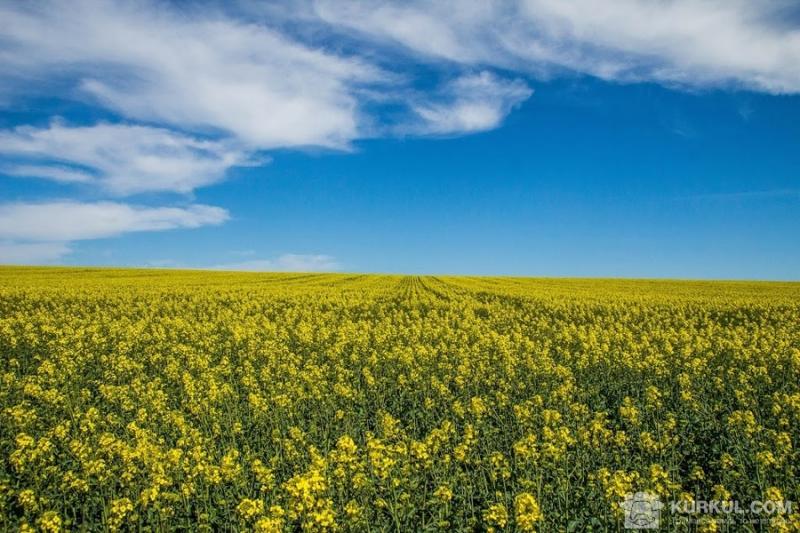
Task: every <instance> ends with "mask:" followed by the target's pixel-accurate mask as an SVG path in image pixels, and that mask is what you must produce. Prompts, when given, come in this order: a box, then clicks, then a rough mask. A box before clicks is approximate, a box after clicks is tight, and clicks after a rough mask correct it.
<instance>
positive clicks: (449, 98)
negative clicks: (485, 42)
mask: <svg viewBox="0 0 800 533" xmlns="http://www.w3.org/2000/svg"><path fill="white" fill-rule="evenodd" d="M531 94H533V91H532V90H531V89H530V88H529V87H528V85H527V84H526V83H525V82H524V81H522V80H520V79H514V80H506V79H502V78H500V77H498V76H496V75H494V74H492V73H490V72H487V71H484V72H480V73H478V74H468V75H464V76H461V77H459V78H457V79H455V80H453V81H451V82H449V83H447V84H445V85H444V87H443V88H442V89H441V90H440V91H439V93H438V94H434V95H432V96H431V95H428V96H426V97H425V98H424V99H422V100H421V101H419V102H416V103H415V104H412V106H411V107H412V109H413V111H414V113H415V114H416V115H417V117H418V118H419V120H418V121H416V122H410V123H409V124H404V125H401V126H400V129H401V131H406V132H408V133H411V134H417V135H427V134H433V135H446V134H455V135H459V134H464V133H472V132H478V131H486V130H491V129H494V128H496V127H498V126H499V125H500V123H501V122H502V121H503V119H504V118H505V117H506V115H508V114H509V113H510V112H511V110H512V109H513V108H514V107H516V106H517V105H519V104H520V103H521V102H523V101H525V100H527V99H528V98H529V97H530V96H531Z"/></svg>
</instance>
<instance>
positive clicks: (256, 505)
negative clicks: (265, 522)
mask: <svg viewBox="0 0 800 533" xmlns="http://www.w3.org/2000/svg"><path fill="white" fill-rule="evenodd" d="M236 511H237V512H238V513H239V514H240V515H241V516H242V518H244V519H245V520H252V519H253V518H255V517H257V516H260V515H262V514H264V502H263V501H261V500H251V499H249V498H244V499H243V500H242V501H241V502H239V505H237V506H236Z"/></svg>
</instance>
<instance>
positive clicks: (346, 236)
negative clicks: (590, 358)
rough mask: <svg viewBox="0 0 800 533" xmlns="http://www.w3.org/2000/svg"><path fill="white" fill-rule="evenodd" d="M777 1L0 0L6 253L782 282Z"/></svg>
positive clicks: (790, 54) (782, 2)
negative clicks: (214, 0)
mask: <svg viewBox="0 0 800 533" xmlns="http://www.w3.org/2000/svg"><path fill="white" fill-rule="evenodd" d="M798 145H800V5H798V4H797V3H796V2H794V1H789V0H764V1H761V2H752V1H750V0H615V1H613V2H612V1H599V0H520V1H476V2H468V1H458V2H455V1H453V2H450V1H448V0H439V1H436V2H424V1H417V0H412V1H392V0H382V1H361V2H356V1H350V0H335V1H334V0H308V1H306V0H296V1H293V2H250V1H234V2H224V3H215V2H210V1H202V2H185V1H181V2H177V1H176V2H153V1H147V0H145V1H138V2H132V1H127V0H113V1H112V0H108V1H99V0H77V1H75V2H59V1H36V0H34V1H30V2H28V1H13V0H12V1H9V2H3V3H2V4H0V264H42V265H108V266H144V267H165V268H213V269H229V270H264V271H273V270H275V271H343V272H386V273H420V274H471V275H518V276H568V277H573V276H576V277H636V278H703V279H769V280H798V279H800V238H798V228H800V146H798Z"/></svg>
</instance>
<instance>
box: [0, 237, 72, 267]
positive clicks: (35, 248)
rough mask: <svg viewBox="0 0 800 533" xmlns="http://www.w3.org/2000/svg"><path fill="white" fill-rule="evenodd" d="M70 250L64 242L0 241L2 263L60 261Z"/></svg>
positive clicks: (0, 260) (26, 263) (0, 261)
mask: <svg viewBox="0 0 800 533" xmlns="http://www.w3.org/2000/svg"><path fill="white" fill-rule="evenodd" d="M69 252H70V249H69V246H68V245H67V244H66V243H63V242H28V243H19V242H13V241H5V242H4V241H0V264H5V265H30V264H44V263H53V262H55V261H58V260H59V259H61V258H62V257H64V256H65V255H67V254H68V253H69Z"/></svg>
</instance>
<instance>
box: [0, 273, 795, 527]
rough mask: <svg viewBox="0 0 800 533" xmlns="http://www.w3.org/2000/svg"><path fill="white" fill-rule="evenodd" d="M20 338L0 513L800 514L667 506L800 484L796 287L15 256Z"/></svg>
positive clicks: (1, 339) (770, 519)
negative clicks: (627, 507) (632, 498)
mask: <svg viewBox="0 0 800 533" xmlns="http://www.w3.org/2000/svg"><path fill="white" fill-rule="evenodd" d="M0 358H2V359H1V361H2V377H1V382H0V530H16V529H23V530H30V529H31V528H41V529H42V530H45V531H56V530H58V529H59V528H60V529H65V530H71V529H88V530H106V529H110V530H117V529H122V530H137V531H141V530H174V529H184V530H185V529H190V530H194V529H201V530H207V531H212V530H220V529H223V530H236V531H245V530H257V531H279V530H284V531H293V530H297V529H299V528H302V529H304V530H309V531H317V530H328V529H330V530H344V531H384V530H390V531H409V530H484V529H489V530H496V531H500V530H508V531H535V530H538V531H548V532H549V531H570V530H575V531H583V530H587V529H589V528H593V530H594V531H603V530H616V529H618V528H622V527H623V525H624V502H625V497H626V495H630V494H633V493H637V492H640V493H641V492H643V493H646V494H649V495H652V496H653V497H654V498H657V499H658V500H659V501H660V502H663V504H664V508H663V509H662V510H661V516H660V521H661V526H662V528H664V529H678V530H695V529H697V530H712V531H713V530H714V529H715V528H716V529H719V530H730V531H741V530H755V531H760V530H767V529H775V530H778V531H782V530H794V531H797V530H800V513H798V512H796V511H795V510H794V509H788V510H787V509H785V508H783V509H781V508H780V507H779V506H773V508H776V509H777V510H775V511H774V512H770V513H761V514H753V513H750V512H749V511H748V513H746V514H745V515H735V516H731V515H730V514H724V516H720V515H719V514H712V513H701V512H694V513H691V512H683V513H678V512H674V511H672V510H670V508H669V507H670V505H669V504H670V502H685V503H688V502H692V501H694V502H697V501H712V500H718V501H723V502H725V501H729V500H736V501H739V502H744V505H745V507H748V510H749V504H750V502H752V501H767V502H784V501H793V502H797V501H798V500H800V475H799V472H798V467H799V465H798V451H797V447H798V446H800V284H796V283H795V284H789V283H737V282H667V281H624V280H566V279H565V280H560V279H523V278H464V277H461V278H456V277H403V276H369V275H346V274H338V275H327V274H326V275H308V274H243V273H240V274H232V273H212V272H180V271H153V270H105V269H65V268H64V269H62V268H47V269H45V268H39V269H36V268H24V269H23V268H2V269H0ZM784 507H785V506H784ZM782 511H783V512H782ZM792 511H794V512H792ZM726 520H728V521H729V522H730V523H727V524H726V523H725V521H726ZM686 524H688V525H686ZM792 528H793V529H792Z"/></svg>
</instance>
